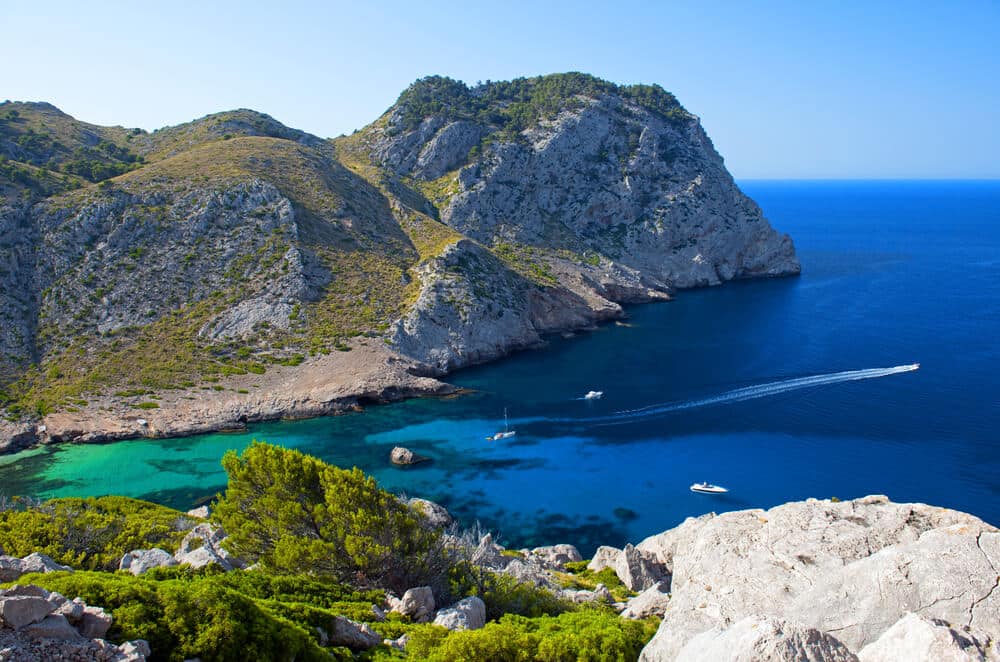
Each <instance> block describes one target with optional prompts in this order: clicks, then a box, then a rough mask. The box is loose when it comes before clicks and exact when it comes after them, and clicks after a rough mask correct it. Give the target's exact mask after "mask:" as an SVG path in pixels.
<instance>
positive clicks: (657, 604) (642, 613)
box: [621, 582, 670, 619]
mask: <svg viewBox="0 0 1000 662" xmlns="http://www.w3.org/2000/svg"><path fill="white" fill-rule="evenodd" d="M669 604H670V594H669V584H668V583H667V582H657V583H656V584H653V585H652V586H650V587H649V588H647V589H646V590H645V591H643V592H642V593H640V594H639V595H637V596H635V597H634V598H632V599H631V600H629V601H628V602H627V603H626V604H625V609H624V610H623V611H622V613H621V615H622V618H632V619H641V618H648V617H649V616H663V614H664V613H666V611H667V606H668V605H669Z"/></svg>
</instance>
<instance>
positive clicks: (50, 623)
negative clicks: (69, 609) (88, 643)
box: [23, 614, 83, 641]
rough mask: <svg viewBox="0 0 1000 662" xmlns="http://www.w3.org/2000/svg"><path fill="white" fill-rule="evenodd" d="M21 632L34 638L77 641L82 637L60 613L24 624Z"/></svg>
mask: <svg viewBox="0 0 1000 662" xmlns="http://www.w3.org/2000/svg"><path fill="white" fill-rule="evenodd" d="M23 632H24V633H25V634H26V635H28V636H29V637H33V638H35V639H59V640H62V641H77V640H79V639H82V638H83V637H81V636H80V633H79V632H77V630H76V628H74V627H73V626H72V625H70V624H69V621H68V620H66V617H65V616H63V615H62V614H50V615H48V616H46V617H45V618H44V619H42V620H41V621H39V622H38V623H32V624H31V625H26V626H25V627H24V629H23Z"/></svg>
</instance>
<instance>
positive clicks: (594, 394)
mask: <svg viewBox="0 0 1000 662" xmlns="http://www.w3.org/2000/svg"><path fill="white" fill-rule="evenodd" d="M602 397H604V391H587V395H585V396H583V399H584V400H600V399H601V398H602Z"/></svg>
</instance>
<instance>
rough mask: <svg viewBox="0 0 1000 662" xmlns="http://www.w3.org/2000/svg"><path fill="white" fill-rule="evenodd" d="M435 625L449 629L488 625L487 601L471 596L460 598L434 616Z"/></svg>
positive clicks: (469, 628) (471, 628)
mask: <svg viewBox="0 0 1000 662" xmlns="http://www.w3.org/2000/svg"><path fill="white" fill-rule="evenodd" d="M434 625H440V626H441V627H445V628H448V629H449V630H478V629H479V628H481V627H483V626H484V625H486V603H485V602H483V601H482V599H480V598H478V597H476V596H474V595H473V596H471V597H468V598H465V599H463V600H459V601H458V602H456V603H455V604H453V605H452V606H451V607H448V608H447V609H441V610H439V611H438V612H437V614H436V615H435V616H434Z"/></svg>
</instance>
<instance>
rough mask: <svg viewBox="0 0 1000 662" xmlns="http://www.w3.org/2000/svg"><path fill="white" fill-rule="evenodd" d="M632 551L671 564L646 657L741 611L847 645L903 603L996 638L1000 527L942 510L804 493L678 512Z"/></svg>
mask: <svg viewBox="0 0 1000 662" xmlns="http://www.w3.org/2000/svg"><path fill="white" fill-rule="evenodd" d="M636 550H638V551H640V552H643V553H645V555H646V556H645V558H647V560H648V559H649V558H655V559H656V560H657V562H658V563H660V565H661V568H662V570H663V571H665V572H668V573H670V574H671V579H670V592H671V597H670V605H669V608H668V610H667V613H666V618H665V619H664V621H663V623H662V624H661V626H660V628H659V630H658V631H657V633H656V636H655V637H654V638H653V640H652V641H651V642H650V643H649V645H648V646H647V647H646V650H645V651H644V653H643V657H642V659H643V660H647V661H652V660H673V659H675V658H677V656H678V655H679V654H680V652H681V651H682V649H685V648H686V646H687V644H688V643H689V642H691V641H692V640H693V639H694V638H695V637H697V636H699V635H701V634H702V633H706V632H709V631H712V632H716V633H717V635H718V636H723V633H724V632H725V631H726V630H728V629H729V628H731V627H734V626H735V624H737V623H739V622H741V621H743V620H744V619H747V618H772V619H778V620H782V621H784V620H787V621H789V622H791V623H794V624H796V625H797V626H801V627H803V628H806V629H807V630H808V629H811V630H816V631H818V632H820V633H826V634H830V635H833V636H834V637H836V639H837V640H838V641H839V642H840V643H842V644H843V645H844V646H846V647H847V648H848V649H849V650H851V651H860V650H862V649H863V648H864V647H865V646H866V645H868V644H870V643H872V642H874V641H876V640H877V639H879V637H881V636H882V635H883V634H884V633H885V632H886V631H887V630H889V628H891V627H892V626H893V625H894V624H896V622H897V621H899V620H900V619H901V618H903V617H904V616H905V615H906V614H907V613H908V612H914V613H916V614H918V615H920V616H922V617H924V618H928V619H943V620H944V621H947V622H949V623H960V624H963V625H967V626H969V627H970V628H972V630H973V631H975V632H978V633H980V635H977V636H981V638H980V639H979V641H984V640H988V639H993V640H996V639H998V638H1000V590H997V586H998V583H1000V572H998V568H1000V532H998V531H997V529H996V528H994V527H992V526H990V525H989V524H986V523H985V522H983V521H982V520H979V519H978V518H976V517H973V516H971V515H967V514H964V513H960V512H956V511H953V510H948V509H944V508H935V507H932V506H927V505H923V504H897V503H892V502H890V501H889V500H888V499H887V498H886V497H883V496H874V497H865V498H863V499H857V500H854V501H847V502H842V503H837V502H831V501H817V500H815V499H810V500H808V501H805V502H796V503H789V504H785V505H783V506H778V507H776V508H772V509H771V510H768V511H762V510H747V511H739V512H732V513H725V514H723V515H718V516H714V515H709V516H705V517H702V518H698V519H689V520H687V521H685V522H684V523H683V524H682V525H681V526H679V527H677V528H676V529H673V530H671V531H667V532H664V533H662V534H659V535H657V536H652V537H651V538H649V539H647V540H646V541H643V543H641V544H640V545H638V546H637V547H636ZM715 636H716V635H713V637H715ZM726 636H736V635H735V634H730V635H726ZM702 641H705V640H702Z"/></svg>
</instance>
